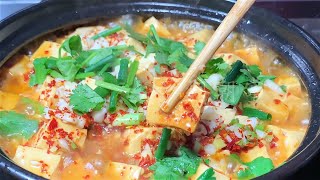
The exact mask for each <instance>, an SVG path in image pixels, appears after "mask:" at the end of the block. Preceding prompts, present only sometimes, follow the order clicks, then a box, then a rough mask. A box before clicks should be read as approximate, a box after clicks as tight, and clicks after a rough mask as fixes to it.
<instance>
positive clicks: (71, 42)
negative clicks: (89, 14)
mask: <svg viewBox="0 0 320 180" xmlns="http://www.w3.org/2000/svg"><path fill="white" fill-rule="evenodd" d="M61 49H63V50H65V51H66V52H68V53H69V54H70V55H71V56H72V57H74V56H77V55H79V54H80V52H81V51H82V44H81V38H80V36H79V35H74V36H71V37H69V38H68V39H66V40H65V41H64V42H63V43H62V45H61V47H60V49H59V57H61Z"/></svg>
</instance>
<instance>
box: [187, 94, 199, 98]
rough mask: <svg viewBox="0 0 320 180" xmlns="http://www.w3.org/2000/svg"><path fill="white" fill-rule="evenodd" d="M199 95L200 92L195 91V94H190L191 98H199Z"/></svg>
mask: <svg viewBox="0 0 320 180" xmlns="http://www.w3.org/2000/svg"><path fill="white" fill-rule="evenodd" d="M197 97H198V93H194V94H190V95H189V98H190V99H197Z"/></svg>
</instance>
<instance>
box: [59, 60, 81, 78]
mask: <svg viewBox="0 0 320 180" xmlns="http://www.w3.org/2000/svg"><path fill="white" fill-rule="evenodd" d="M75 62H76V61H75V60H58V61H57V67H58V69H59V71H60V72H61V75H62V76H63V77H64V79H65V80H68V81H73V80H74V78H75V76H76V74H77V73H78V71H79V67H78V66H76V65H75Z"/></svg>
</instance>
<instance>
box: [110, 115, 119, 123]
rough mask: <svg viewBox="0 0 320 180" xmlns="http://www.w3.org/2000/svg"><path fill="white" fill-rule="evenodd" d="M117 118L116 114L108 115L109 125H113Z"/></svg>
mask: <svg viewBox="0 0 320 180" xmlns="http://www.w3.org/2000/svg"><path fill="white" fill-rule="evenodd" d="M117 116H118V114H117V113H114V114H110V116H109V121H110V123H111V124H112V123H113V121H114V120H115V119H116V117H117Z"/></svg>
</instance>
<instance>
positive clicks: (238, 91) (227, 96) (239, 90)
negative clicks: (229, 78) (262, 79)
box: [219, 84, 244, 105]
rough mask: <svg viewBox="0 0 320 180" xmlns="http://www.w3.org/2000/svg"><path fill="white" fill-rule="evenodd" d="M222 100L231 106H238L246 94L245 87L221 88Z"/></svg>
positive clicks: (229, 86) (227, 86)
mask: <svg viewBox="0 0 320 180" xmlns="http://www.w3.org/2000/svg"><path fill="white" fill-rule="evenodd" d="M219 92H220V94H221V96H222V100H223V101H224V102H225V103H228V104H230V105H237V104H238V102H239V101H240V98H241V96H242V94H243V92H244V86H243V85H241V84H240V85H222V86H220V87H219Z"/></svg>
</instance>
